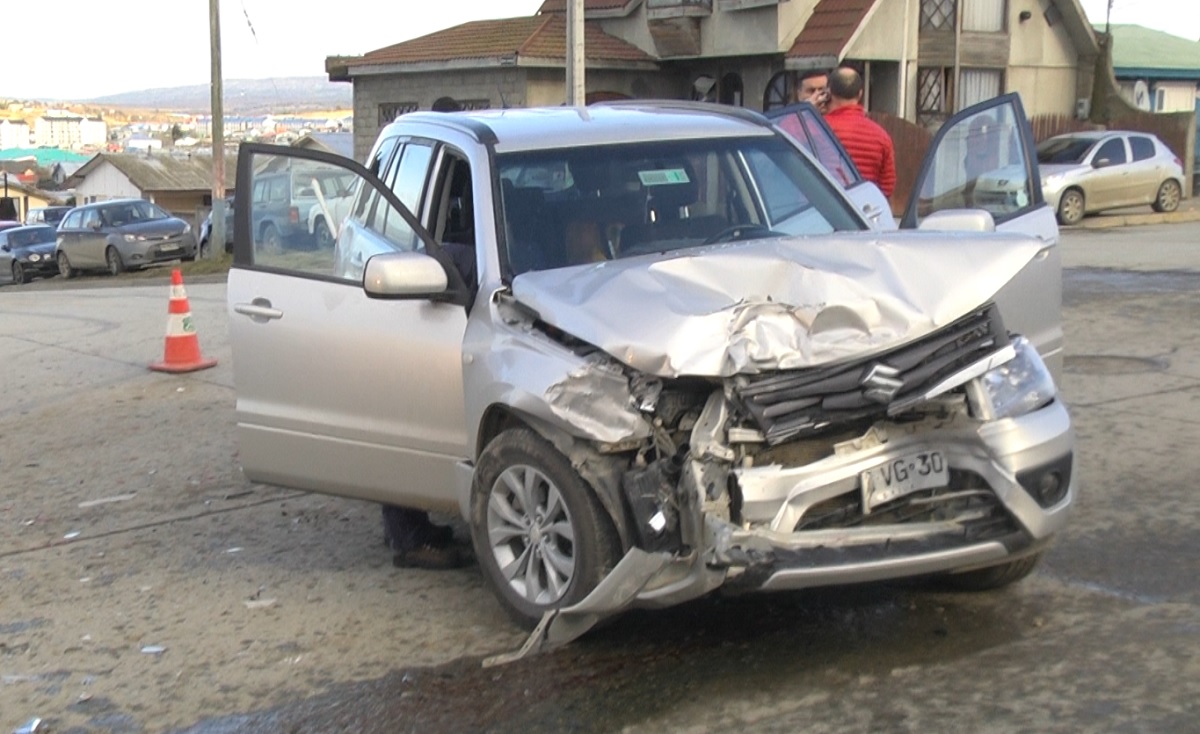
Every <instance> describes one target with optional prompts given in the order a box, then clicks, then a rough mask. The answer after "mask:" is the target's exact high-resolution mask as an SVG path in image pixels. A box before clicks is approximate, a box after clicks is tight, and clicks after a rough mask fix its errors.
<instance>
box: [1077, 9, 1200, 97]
mask: <svg viewBox="0 0 1200 734" xmlns="http://www.w3.org/2000/svg"><path fill="white" fill-rule="evenodd" d="M1096 31H1097V32H1098V33H1103V32H1104V28H1103V26H1097V27H1096ZM1109 32H1110V33H1111V34H1112V39H1113V40H1112V59H1113V74H1114V76H1116V78H1117V84H1118V85H1119V86H1120V88H1121V96H1122V97H1124V98H1125V99H1126V100H1127V101H1129V102H1130V103H1131V104H1133V105H1134V106H1135V107H1137V108H1138V109H1141V110H1145V111H1147V112H1191V111H1192V110H1194V109H1196V108H1197V94H1198V89H1200V43H1197V42H1196V41H1191V40H1188V39H1186V38H1180V37H1179V36H1173V35H1171V34H1170V33H1163V32H1162V31H1155V30H1151V29H1149V28H1143V27H1142V26H1138V25H1113V26H1111V27H1110V28H1109Z"/></svg>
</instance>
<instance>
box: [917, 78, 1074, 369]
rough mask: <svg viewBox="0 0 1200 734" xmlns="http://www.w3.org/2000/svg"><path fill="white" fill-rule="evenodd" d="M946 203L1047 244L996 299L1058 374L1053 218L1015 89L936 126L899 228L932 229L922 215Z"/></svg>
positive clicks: (933, 223) (1058, 272)
mask: <svg viewBox="0 0 1200 734" xmlns="http://www.w3.org/2000/svg"><path fill="white" fill-rule="evenodd" d="M949 209H982V210H984V211H986V212H988V213H989V214H991V216H992V219H993V220H994V222H995V226H996V231H997V232H1006V233H1011V234H1023V235H1028V236H1031V237H1036V238H1038V239H1039V240H1041V241H1042V242H1043V243H1045V249H1044V250H1042V252H1041V253H1039V254H1038V256H1037V257H1036V258H1035V259H1034V260H1033V261H1032V262H1030V263H1029V265H1027V266H1026V267H1025V269H1024V270H1022V271H1021V272H1020V273H1018V274H1017V276H1016V277H1015V278H1013V279H1012V280H1011V281H1010V282H1009V283H1008V285H1006V286H1005V287H1004V288H1003V289H1002V290H1001V291H1000V292H999V293H998V294H997V295H996V302H997V304H999V306H1000V311H1001V313H1002V314H1003V316H1004V321H1005V325H1006V326H1007V327H1008V329H1009V330H1010V331H1013V332H1016V333H1020V334H1024V335H1025V336H1026V337H1027V338H1029V340H1030V341H1032V342H1033V343H1034V344H1035V345H1036V346H1037V348H1038V351H1039V352H1040V353H1041V355H1042V358H1043V359H1045V361H1046V363H1047V365H1048V366H1049V367H1050V370H1051V372H1052V373H1053V374H1054V377H1055V379H1059V378H1060V377H1061V374H1062V363H1063V353H1062V350H1063V332H1062V260H1061V255H1060V253H1059V249H1058V222H1057V221H1056V220H1055V218H1054V212H1053V210H1051V209H1050V207H1048V206H1047V205H1046V203H1045V201H1044V200H1043V198H1042V184H1041V179H1040V176H1039V174H1038V165H1037V151H1036V147H1035V144H1034V140H1033V129H1032V128H1031V127H1030V126H1029V120H1028V118H1026V116H1025V109H1024V107H1023V106H1022V105H1021V98H1020V96H1019V95H1017V94H1016V93H1011V94H1005V95H1001V96H999V97H996V98H994V99H990V100H988V101H986V102H981V103H980V104H977V105H973V106H971V107H968V108H967V109H965V110H963V111H961V112H959V113H958V114H956V115H954V116H953V117H951V118H950V119H949V120H948V121H947V122H946V124H944V125H943V126H942V128H941V129H940V130H938V133H937V135H936V136H934V139H933V144H932V145H931V146H930V148H929V152H928V153H927V154H926V156H925V160H924V161H923V162H922V164H921V172H920V174H919V175H918V176H917V180H916V184H915V186H914V187H913V195H912V199H911V200H910V201H909V202H908V206H907V208H906V209H905V212H904V217H903V218H902V219H901V221H900V227H901V229H913V228H919V229H936V228H937V227H938V224H937V220H936V219H933V220H929V221H928V223H926V220H927V219H928V218H929V217H930V215H932V214H934V213H935V212H939V211H946V210H949Z"/></svg>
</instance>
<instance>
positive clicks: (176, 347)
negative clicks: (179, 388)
mask: <svg viewBox="0 0 1200 734" xmlns="http://www.w3.org/2000/svg"><path fill="white" fill-rule="evenodd" d="M167 314H168V316H167V341H166V345H165V347H164V349H163V359H162V361H161V362H155V363H154V364H152V365H150V369H152V370H158V371H159V372H195V371H196V370H204V369H208V368H209V367H212V366H214V365H216V364H217V360H215V359H205V358H204V357H202V356H201V355H200V340H199V339H198V338H197V337H196V325H195V324H194V323H192V308H191V306H189V305H188V299H187V293H185V292H184V290H183V273H181V272H179V271H178V270H174V271H172V272H171V301H170V302H169V303H168V304H167Z"/></svg>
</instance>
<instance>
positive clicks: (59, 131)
mask: <svg viewBox="0 0 1200 734" xmlns="http://www.w3.org/2000/svg"><path fill="white" fill-rule="evenodd" d="M33 139H34V144H36V145H37V146H38V147H39V148H63V149H66V150H78V149H80V148H86V147H100V146H103V145H104V143H105V142H106V141H107V140H108V125H107V124H106V123H105V122H104V120H92V119H88V118H86V117H80V116H78V115H71V114H66V113H47V114H45V115H42V116H41V117H39V118H38V119H37V120H35V121H34V123H33Z"/></svg>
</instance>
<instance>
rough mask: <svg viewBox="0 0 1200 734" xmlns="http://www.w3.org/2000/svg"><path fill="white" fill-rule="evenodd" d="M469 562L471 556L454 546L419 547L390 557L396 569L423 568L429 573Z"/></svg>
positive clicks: (459, 566)
mask: <svg viewBox="0 0 1200 734" xmlns="http://www.w3.org/2000/svg"><path fill="white" fill-rule="evenodd" d="M447 529H449V528H447ZM470 562H471V554H470V553H469V552H467V550H466V549H465V548H463V547H461V546H458V545H454V544H445V545H419V546H417V547H416V548H413V549H411V550H406V551H400V552H399V553H397V554H396V555H394V556H392V565H393V566H396V567H397V568H423V569H426V570H430V571H444V570H447V569H451V568H462V567H463V566H466V565H467V564H469V563H470Z"/></svg>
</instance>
